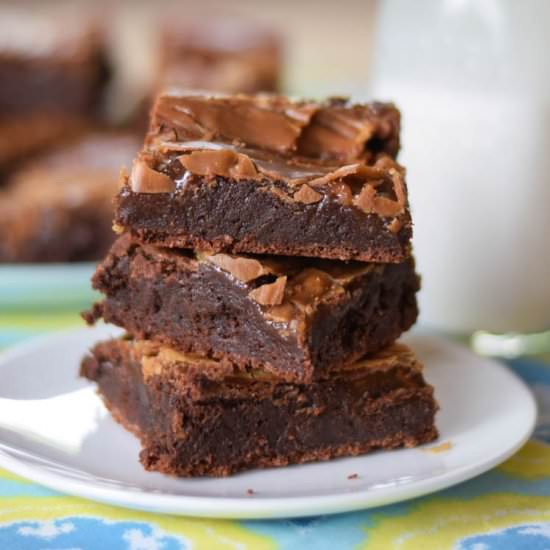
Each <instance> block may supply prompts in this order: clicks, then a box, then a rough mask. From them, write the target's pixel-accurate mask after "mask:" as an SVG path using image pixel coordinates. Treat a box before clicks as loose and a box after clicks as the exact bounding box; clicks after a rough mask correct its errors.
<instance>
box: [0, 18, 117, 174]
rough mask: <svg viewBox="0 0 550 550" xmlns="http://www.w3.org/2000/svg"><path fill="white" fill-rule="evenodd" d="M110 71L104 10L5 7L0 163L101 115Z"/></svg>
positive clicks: (0, 26)
mask: <svg viewBox="0 0 550 550" xmlns="http://www.w3.org/2000/svg"><path fill="white" fill-rule="evenodd" d="M108 77H109V70H108V63H107V59H106V51H105V36H104V32H103V28H102V26H101V25H99V24H98V22H97V18H96V17H92V16H90V14H88V15H85V14H82V13H80V14H79V15H78V16H77V15H76V14H75V13H73V12H70V13H69V12H66V11H63V12H62V11H60V10H59V9H49V10H48V12H45V11H44V12H40V13H38V12H36V11H33V12H30V11H28V10H23V9H15V8H11V9H9V8H3V9H2V10H1V11H0V82H1V85H0V170H1V171H3V172H5V171H6V166H7V165H11V164H12V163H13V162H14V161H16V160H19V159H21V158H23V157H25V156H27V155H28V154H30V153H34V152H36V151H37V150H39V149H41V148H43V147H45V146H49V145H51V144H52V143H55V142H56V141H57V140H58V139H65V138H67V137H69V136H72V135H75V134H77V133H79V132H80V131H81V130H82V128H83V127H85V126H86V125H89V124H90V122H92V121H93V123H97V117H98V114H99V111H100V109H101V102H102V97H103V94H104V91H105V87H106V84H107V81H108Z"/></svg>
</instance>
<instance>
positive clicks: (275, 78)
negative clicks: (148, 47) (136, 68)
mask: <svg viewBox="0 0 550 550" xmlns="http://www.w3.org/2000/svg"><path fill="white" fill-rule="evenodd" d="M280 65H281V40H280V37H279V36H278V35H277V33H275V32H274V31H273V30H272V29H270V28H267V27H264V26H262V25H260V24H258V23H252V22H251V21H245V20H242V19H232V18H223V19H221V18H220V19H216V18H193V17H186V18H185V19H184V20H183V21H182V20H181V17H170V18H168V17H164V18H163V19H162V21H161V22H160V24H159V57H158V68H157V71H158V77H157V81H158V83H159V84H160V86H181V87H184V88H194V89H199V90H213V91H221V92H228V93H238V92H243V93H254V92H262V91H263V92H274V91H276V90H277V88H278V84H279V79H280V70H281V67H280Z"/></svg>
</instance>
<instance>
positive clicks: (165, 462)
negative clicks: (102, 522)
mask: <svg viewBox="0 0 550 550" xmlns="http://www.w3.org/2000/svg"><path fill="white" fill-rule="evenodd" d="M81 374H82V376H84V377H86V378H88V379H90V380H93V381H95V382H97V384H98V388H99V392H100V394H101V396H102V397H103V399H104V401H105V403H106V405H107V407H108V408H109V409H110V411H111V413H112V415H113V417H114V418H115V420H117V421H118V422H120V423H121V424H122V425H123V426H125V427H126V428H127V429H129V430H131V431H132V432H133V433H134V434H135V435H137V436H138V437H139V438H140V440H141V443H142V447H143V450H142V451H141V454H140V459H141V462H142V464H143V465H144V467H145V468H146V469H148V470H156V471H159V472H163V473H166V474H174V475H178V476H204V475H210V476H226V475H230V474H233V473H235V472H238V471H241V470H246V469H252V468H263V467H270V466H286V465H288V464H299V463H303V462H310V461H317V460H328V459H331V458H335V457H341V456H354V455H359V454H364V453H367V452H370V451H372V450H375V449H392V448H396V447H401V446H405V447H413V446H416V445H419V444H422V443H426V442H429V441H432V440H433V439H434V438H436V437H437V430H436V427H435V425H434V416H435V412H436V410H437V404H436V402H435V400H434V397H433V388H432V387H431V386H430V385H428V384H427V383H426V382H425V381H424V378H423V376H422V366H421V365H420V363H419V362H418V361H417V360H416V359H415V357H414V355H413V353H412V352H411V351H410V350H409V349H408V348H406V347H405V346H403V345H400V344H394V345H393V346H391V347H390V348H388V349H386V350H385V351H383V352H380V353H379V354H377V355H374V356H371V357H368V358H365V359H362V360H360V361H358V362H356V363H354V364H351V365H347V366H345V367H339V368H336V369H334V370H333V372H332V373H331V376H330V378H329V379H327V380H323V381H318V382H315V383H313V384H307V385H300V384H289V383H285V382H283V381H281V380H279V379H277V378H275V377H273V376H272V375H270V374H269V373H267V372H265V371H261V370H258V371H252V372H249V373H242V372H241V373H238V374H235V373H233V372H230V371H227V370H226V369H225V368H224V367H223V366H222V365H221V364H219V363H218V362H216V361H212V360H207V359H204V358H201V357H200V356H196V355H184V354H180V353H177V352H175V351H173V350H171V349H170V348H163V347H160V346H158V345H156V344H152V343H151V342H146V341H134V340H130V339H127V340H123V339H122V340H111V341H107V342H103V343H99V344H97V345H96V346H95V347H94V348H93V350H92V351H91V353H90V355H88V356H87V357H85V358H84V360H83V362H82V367H81Z"/></svg>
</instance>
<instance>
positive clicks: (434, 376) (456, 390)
mask: <svg viewBox="0 0 550 550" xmlns="http://www.w3.org/2000/svg"><path fill="white" fill-rule="evenodd" d="M118 333H119V331H118V330H117V329H114V328H112V327H108V326H99V327H97V328H95V329H81V330H77V331H72V332H70V333H63V334H58V335H55V336H50V337H48V338H45V339H41V340H39V341H36V342H33V343H30V344H26V345H23V346H20V347H19V348H14V349H13V350H11V351H8V352H7V353H5V354H3V355H1V356H0V380H1V384H0V466H3V467H4V468H7V469H8V470H11V471H13V472H15V473H17V474H19V475H22V476H24V477H27V478H29V479H32V480H34V481H36V482H38V483H41V484H43V485H46V486H48V487H51V488H53V489H57V490H59V491H63V492H66V493H71V494H74V495H79V496H82V497H86V498H90V499H94V500H98V501H102V502H107V503H110V504H115V505H120V506H127V507H131V508H139V509H145V510H151V511H155V512H166V513H171V514H184V515H190V516H208V517H225V518H280V517H292V516H310V515H317V514H327V513H335V512H344V511H349V510H356V509H360V508H368V507H373V506H380V505H383V504H389V503H392V502H396V501H400V500H405V499H409V498H413V497H417V496H420V495H425V494H427V493H430V492H433V491H437V490H439V489H442V488H444V487H448V486H450V485H453V484H455V483H459V482H461V481H464V480H466V479H469V478H471V477H474V476H476V475H478V474H480V473H482V472H484V471H486V470H488V469H490V468H492V467H493V466H495V465H496V464H498V463H500V462H502V461H503V460H505V459H506V458H507V457H509V456H510V455H511V454H512V453H514V451H516V450H517V449H518V448H519V447H520V446H521V445H522V444H523V443H524V442H525V441H526V439H527V438H528V437H529V435H530V434H531V431H532V430H533V427H534V423H535V417H536V407H535V402H534V400H533V397H532V396H531V394H530V392H529V390H528V389H527V388H526V386H525V385H524V384H523V383H522V382H521V381H520V380H519V379H518V378H517V377H516V376H515V375H514V374H513V373H512V372H510V371H509V370H508V369H507V368H505V367H504V366H501V365H499V364H498V363H495V362H493V361H490V360H487V359H482V358H479V357H477V356H475V355H473V354H472V353H471V352H469V351H467V350H466V349H463V348H460V347H457V346H456V345H454V344H451V343H449V342H447V341H445V340H443V339H441V338H439V337H434V336H425V335H414V334H413V335H411V336H409V337H408V338H407V339H406V340H408V342H409V343H410V344H411V345H412V346H413V347H414V349H415V350H416V352H417V353H418V355H419V357H420V358H421V359H422V360H423V361H424V362H425V364H426V377H427V379H428V380H429V381H430V382H431V383H432V384H433V385H434V386H435V390H436V396H437V398H438V400H439V402H440V405H441V411H440V412H439V413H438V417H437V423H438V426H439V429H440V432H441V437H440V439H439V441H437V442H436V443H433V444H431V445H428V446H425V447H424V448H418V449H405V450H397V451H390V452H378V453H374V454H371V455H367V456H364V457H356V458H348V459H340V460H334V461H331V462H325V463H319V464H308V465H302V466H293V467H289V468H279V469H277V468H274V469H269V470H258V471H253V472H249V473H244V474H240V475H237V476H233V477H230V478H225V479H191V480H184V479H181V480H179V479H173V478H170V477H166V476H163V475H160V474H155V473H147V472H145V471H144V470H143V469H142V468H141V466H140V464H139V463H138V459H137V455H138V451H139V445H138V442H137V440H136V439H135V438H134V437H133V436H132V435H130V434H128V433H126V432H125V431H124V430H123V429H122V428H121V427H120V426H118V425H117V424H115V423H114V422H113V421H112V420H111V418H110V417H109V415H108V413H107V412H106V410H105V408H104V407H103V405H102V403H101V401H100V399H99V398H98V397H97V396H96V394H95V392H94V388H93V386H92V385H90V384H89V383H87V382H86V381H84V380H80V379H79V378H78V377H77V370H78V364H79V360H80V357H81V356H82V355H83V354H84V352H85V351H86V349H87V348H88V347H89V346H91V345H92V343H94V342H95V341H97V340H98V339H100V338H105V337H106V336H108V335H111V334H118ZM430 449H431V450H430ZM436 451H439V452H436ZM352 474H357V477H355V476H353V475H352ZM349 476H352V477H351V479H350V478H349ZM249 490H252V491H253V493H252V494H250V491H249Z"/></svg>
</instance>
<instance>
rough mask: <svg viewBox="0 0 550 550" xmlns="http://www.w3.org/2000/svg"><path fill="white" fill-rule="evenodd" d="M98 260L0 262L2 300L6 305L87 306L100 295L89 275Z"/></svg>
mask: <svg viewBox="0 0 550 550" xmlns="http://www.w3.org/2000/svg"><path fill="white" fill-rule="evenodd" d="M94 270H95V263H93V262H82V263H73V264H70V263H65V264H55V263H54V264H0V304H2V308H6V309H29V308H32V309H34V310H38V309H42V308H55V309H60V308H69V307H70V308H73V309H78V308H81V307H86V306H88V305H89V304H90V303H91V302H92V301H93V300H94V298H96V297H97V295H96V294H95V293H94V292H93V291H92V289H91V286H90V278H91V276H92V274H93V272H94Z"/></svg>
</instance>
